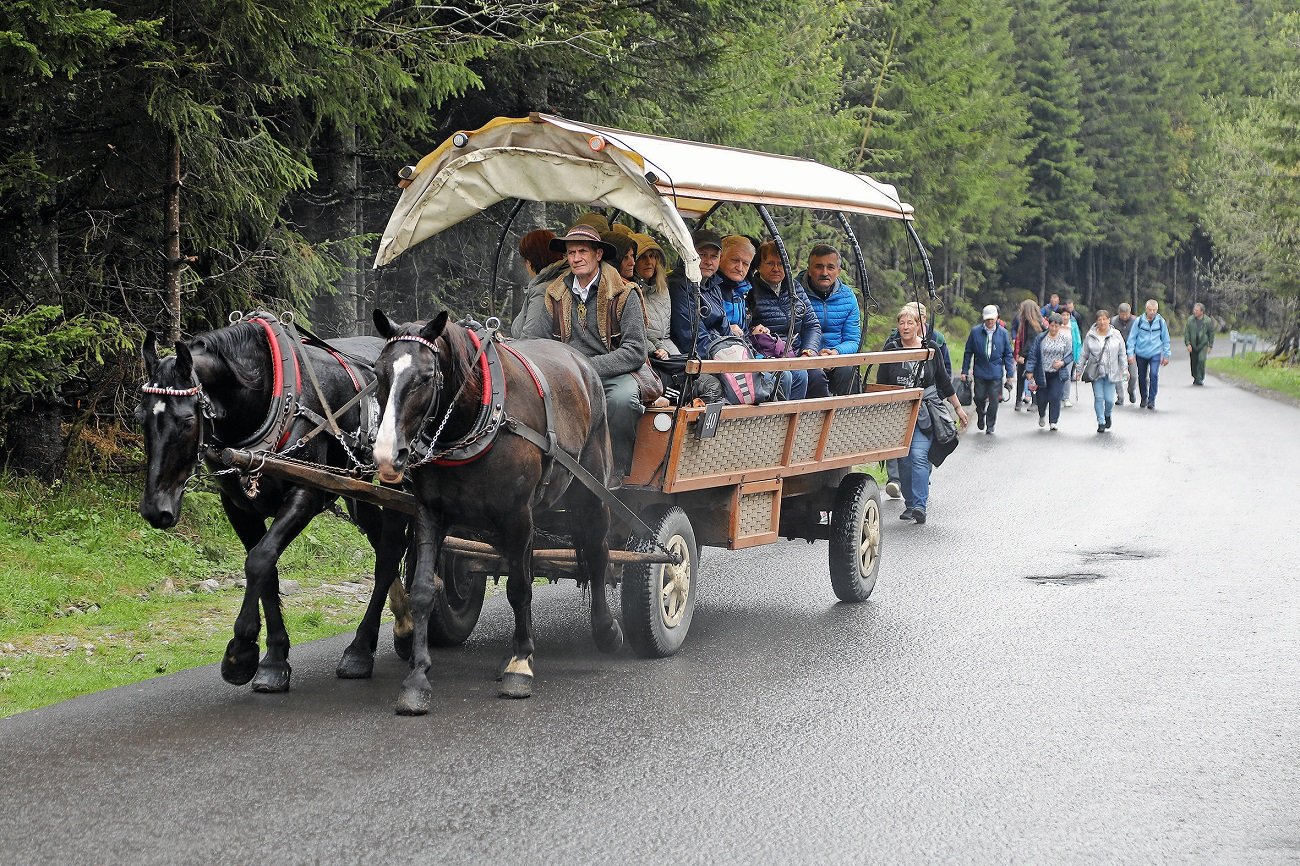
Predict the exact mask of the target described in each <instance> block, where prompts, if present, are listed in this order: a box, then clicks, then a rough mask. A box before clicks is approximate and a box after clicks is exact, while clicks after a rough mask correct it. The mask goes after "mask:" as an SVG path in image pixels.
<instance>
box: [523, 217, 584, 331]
mask: <svg viewBox="0 0 1300 866" xmlns="http://www.w3.org/2000/svg"><path fill="white" fill-rule="evenodd" d="M554 237H555V232H553V231H551V230H549V229H538V230H537V231H533V232H529V233H528V234H526V235H524V236H523V237H521V238H520V239H519V257H520V258H521V259H523V260H524V270H525V271H527V273H528V283H527V285H526V286H525V287H524V299H523V303H522V304H521V305H520V307H519V312H518V313H516V314H515V319H514V321H513V322H511V323H510V336H511V337H514V338H515V339H516V340H518V339H519V338H520V337H521V336H522V335H523V333H524V324H525V320H526V319H527V318H528V311H529V310H530V309H532V308H534V305H540V299H541V297H542V293H543V292H544V291H546V286H547V284H548V283H550V282H551V281H552V280H554V279H555V278H556V277H558V276H559V275H560V274H561V273H562V272H563V271H564V270H565V269H567V268H568V267H569V265H568V263H567V262H565V260H564V253H559V252H556V251H554V250H552V249H551V247H550V243H551V239H552V238H554Z"/></svg>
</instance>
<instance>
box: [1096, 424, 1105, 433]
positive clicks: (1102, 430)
mask: <svg viewBox="0 0 1300 866" xmlns="http://www.w3.org/2000/svg"><path fill="white" fill-rule="evenodd" d="M1097 432H1098V433H1105V432H1106V425H1105V424H1098V425H1097Z"/></svg>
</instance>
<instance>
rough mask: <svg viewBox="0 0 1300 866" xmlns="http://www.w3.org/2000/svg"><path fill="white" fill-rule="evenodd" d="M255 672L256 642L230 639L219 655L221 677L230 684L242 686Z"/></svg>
mask: <svg viewBox="0 0 1300 866" xmlns="http://www.w3.org/2000/svg"><path fill="white" fill-rule="evenodd" d="M256 673H257V644H245V643H243V642H241V641H238V640H231V641H230V643H228V644H226V653H225V655H223V656H222V657H221V678H222V679H223V680H225V681H226V682H228V683H230V684H231V685H232V686H242V685H244V684H245V683H247V682H248V681H249V680H251V679H252V678H253V676H254V675H255V674H256Z"/></svg>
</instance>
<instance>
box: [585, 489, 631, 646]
mask: <svg viewBox="0 0 1300 866" xmlns="http://www.w3.org/2000/svg"><path fill="white" fill-rule="evenodd" d="M592 500H593V501H592V503H591V507H590V508H587V509H580V510H579V512H578V513H579V515H580V516H581V521H580V524H579V526H578V527H577V530H578V532H577V538H576V539H575V540H576V542H577V547H578V560H579V563H580V565H581V566H582V568H583V575H584V576H585V577H586V578H587V580H588V581H589V584H590V586H591V636H592V638H594V639H595V641H596V648H597V649H599V650H600V651H601V652H604V653H615V652H618V651H619V649H620V648H622V646H623V631H622V630H621V629H620V628H619V626H618V621H617V620H615V619H614V615H613V614H612V613H611V612H610V609H609V594H608V592H607V590H608V589H609V583H608V579H609V508H607V507H606V506H605V504H604V503H602V502H600V501H599V500H596V499H595V497H592ZM584 511H585V512H586V513H585V514H584V513H583V512H584Z"/></svg>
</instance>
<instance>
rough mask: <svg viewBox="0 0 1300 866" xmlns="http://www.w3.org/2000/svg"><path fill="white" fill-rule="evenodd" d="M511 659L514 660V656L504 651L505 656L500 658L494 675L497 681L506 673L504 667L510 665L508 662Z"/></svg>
mask: <svg viewBox="0 0 1300 866" xmlns="http://www.w3.org/2000/svg"><path fill="white" fill-rule="evenodd" d="M513 660H514V656H513V655H511V654H510V653H506V654H505V656H504V657H503V658H502V659H501V663H500V664H499V665H497V676H496V681H497V682H501V678H502V677H504V676H505V675H506V668H508V667H510V662H511V661H513Z"/></svg>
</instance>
